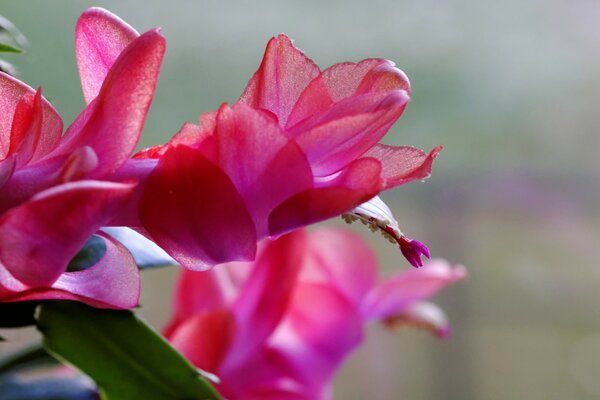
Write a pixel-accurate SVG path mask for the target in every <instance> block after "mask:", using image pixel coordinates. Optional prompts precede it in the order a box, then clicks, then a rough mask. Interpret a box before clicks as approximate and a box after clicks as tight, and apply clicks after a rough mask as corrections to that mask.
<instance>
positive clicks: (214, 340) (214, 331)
mask: <svg viewBox="0 0 600 400" xmlns="http://www.w3.org/2000/svg"><path fill="white" fill-rule="evenodd" d="M235 334H236V324H235V318H234V316H233V315H232V314H231V312H230V311H229V310H228V309H226V308H216V309H213V310H208V311H205V312H203V313H199V314H197V315H194V316H192V317H190V318H187V319H186V320H184V321H183V322H182V323H181V324H180V325H178V326H177V328H176V329H174V330H173V331H172V332H171V333H170V334H168V336H167V337H168V339H169V341H170V342H171V343H172V344H173V346H175V348H176V349H177V350H179V351H180V352H181V353H182V354H183V355H184V356H186V358H187V359H188V360H190V361H191V362H192V363H193V364H194V365H195V366H196V367H198V368H201V369H203V370H205V371H208V372H211V373H218V369H219V366H220V364H221V361H222V360H223V358H224V357H225V356H226V355H227V354H228V352H229V346H230V343H231V341H232V340H233V338H234V335H235Z"/></svg>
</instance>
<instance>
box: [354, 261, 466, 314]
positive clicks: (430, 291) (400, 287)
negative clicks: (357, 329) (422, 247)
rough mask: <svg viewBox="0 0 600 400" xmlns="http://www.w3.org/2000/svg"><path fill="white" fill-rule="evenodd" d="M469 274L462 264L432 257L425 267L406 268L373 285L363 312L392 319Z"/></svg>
mask: <svg viewBox="0 0 600 400" xmlns="http://www.w3.org/2000/svg"><path fill="white" fill-rule="evenodd" d="M466 276H467V272H466V270H465V268H464V267H463V266H461V265H458V266H455V267H452V266H450V264H448V262H447V261H445V260H439V259H437V260H431V261H429V262H427V263H426V264H425V266H424V267H423V268H420V269H411V270H408V271H404V272H402V273H400V274H397V275H395V276H393V277H392V278H390V279H387V280H385V281H383V282H381V283H380V284H379V285H378V286H376V287H375V288H373V290H372V291H371V292H370V293H369V294H368V295H367V297H366V298H365V301H364V303H363V315H364V317H365V318H368V319H386V318H392V317H394V316H397V315H399V314H402V313H403V312H405V310H406V309H407V307H408V306H410V305H411V304H413V303H415V302H416V301H420V300H425V299H428V298H429V297H431V296H433V295H434V294H436V293H437V292H439V291H440V290H442V289H444V288H445V287H446V286H448V285H450V284H452V283H454V282H457V281H460V280H462V279H464V278H465V277H466Z"/></svg>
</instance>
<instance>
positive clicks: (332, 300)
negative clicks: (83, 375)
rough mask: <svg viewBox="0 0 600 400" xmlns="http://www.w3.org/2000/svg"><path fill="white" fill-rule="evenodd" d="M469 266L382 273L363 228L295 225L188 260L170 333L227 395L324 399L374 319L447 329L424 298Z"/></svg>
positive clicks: (237, 399)
mask: <svg viewBox="0 0 600 400" xmlns="http://www.w3.org/2000/svg"><path fill="white" fill-rule="evenodd" d="M465 276H466V272H465V270H464V268H463V267H461V266H457V267H451V266H450V265H448V263H447V262H445V261H442V260H433V261H430V262H429V263H428V265H427V268H424V269H420V270H414V269H413V270H408V271H406V272H401V273H399V274H397V275H395V276H392V277H391V278H388V279H385V280H381V279H380V278H379V277H378V273H377V264H376V258H375V255H374V254H373V252H372V251H371V249H370V248H369V247H368V246H367V245H366V243H365V242H364V241H362V240H361V239H360V238H359V237H357V236H355V235H354V234H352V233H350V232H347V231H344V230H339V229H324V230H320V231H317V232H314V233H310V234H309V233H306V232H304V231H302V230H298V231H295V232H293V233H290V234H288V235H285V236H283V237H281V238H279V239H277V240H275V241H266V242H262V245H261V247H260V248H259V251H258V256H257V259H256V261H255V262H253V263H248V262H246V263H244V262H232V263H228V264H224V265H219V266H218V267H217V268H215V269H213V270H211V271H207V272H202V273H199V272H193V271H188V270H184V271H183V273H182V275H181V277H180V279H179V282H178V285H177V291H176V297H175V313H174V316H173V319H172V321H171V322H170V324H169V326H168V327H167V329H166V332H165V334H166V336H167V338H168V339H169V340H170V341H171V342H172V343H173V344H174V345H175V347H177V348H178V349H179V350H180V351H181V352H182V353H183V354H184V355H185V356H186V357H187V358H188V359H189V360H190V361H191V362H193V363H194V364H195V365H196V366H198V367H199V368H202V369H204V370H206V371H208V372H210V373H213V374H216V375H217V376H218V378H219V379H220V384H219V385H218V389H219V391H221V393H222V394H223V395H224V396H225V397H226V398H228V399H232V400H250V399H253V400H254V399H278V400H285V399H295V400H299V399H307V400H308V399H310V400H316V399H325V398H329V394H330V382H331V379H332V377H333V374H334V373H335V371H336V369H337V368H338V367H339V366H340V364H341V362H342V361H343V360H344V359H345V357H346V356H348V355H349V353H350V352H351V351H352V350H354V349H355V348H356V347H357V346H358V345H359V344H360V342H361V341H362V339H363V335H364V326H365V324H366V323H367V322H369V321H382V322H384V323H385V324H386V325H396V324H410V325H414V326H418V327H423V328H427V329H429V330H430V331H431V332H433V333H435V334H436V335H438V336H440V337H445V336H447V335H448V334H449V326H448V323H447V320H446V318H445V316H444V313H443V312H442V311H441V309H439V308H438V307H437V306H436V305H434V304H432V303H429V302H427V301H424V300H425V299H427V298H428V297H430V296H432V295H433V294H435V293H436V292H438V291H439V290H441V289H442V288H444V287H445V286H447V285H448V284H450V283H453V282H456V281H458V280H461V279H463V278H464V277H465Z"/></svg>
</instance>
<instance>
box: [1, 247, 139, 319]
mask: <svg viewBox="0 0 600 400" xmlns="http://www.w3.org/2000/svg"><path fill="white" fill-rule="evenodd" d="M103 239H104V242H105V243H106V253H105V254H104V257H102V259H100V260H99V261H98V262H97V263H96V264H94V265H93V266H91V267H89V268H87V269H85V270H83V271H78V272H65V273H63V274H62V275H61V276H60V277H59V278H58V279H57V280H56V282H54V284H53V285H52V287H50V288H36V289H33V290H28V291H25V292H23V293H19V294H17V295H16V296H14V297H13V298H12V299H10V301H25V300H59V299H60V300H77V301H81V302H83V303H86V304H89V305H91V306H94V307H98V308H116V309H128V308H132V307H135V306H136V305H137V304H138V300H139V296H140V274H139V270H138V268H137V265H136V264H135V262H134V260H133V258H132V256H131V254H130V253H129V252H128V251H127V249H125V247H123V246H122V245H121V244H120V243H119V242H117V241H115V240H112V239H110V238H108V237H104V236H103Z"/></svg>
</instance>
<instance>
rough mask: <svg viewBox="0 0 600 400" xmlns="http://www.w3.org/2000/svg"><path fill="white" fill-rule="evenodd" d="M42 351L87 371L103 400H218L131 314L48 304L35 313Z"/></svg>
mask: <svg viewBox="0 0 600 400" xmlns="http://www.w3.org/2000/svg"><path fill="white" fill-rule="evenodd" d="M36 319H37V324H38V329H39V330H40V331H41V332H42V335H43V337H44V339H43V344H44V347H45V348H46V350H48V351H49V352H50V353H51V354H52V355H54V356H55V357H56V358H58V359H59V360H64V361H66V362H68V363H70V364H72V365H74V366H76V367H77V368H79V369H80V370H81V371H82V372H84V373H86V374H87V375H88V376H90V378H92V379H93V380H94V381H95V382H96V384H97V385H98V387H99V389H100V392H101V394H102V398H103V399H105V400H138V399H145V400H183V399H186V400H188V399H206V400H213V399H221V397H220V396H219V395H218V393H217V392H216V391H215V389H214V388H213V387H212V386H211V385H210V384H209V383H208V381H206V380H205V379H204V378H203V377H202V375H201V374H200V373H199V371H198V370H197V369H195V368H194V367H193V366H192V365H191V364H190V363H189V362H188V361H187V360H186V359H185V358H184V357H183V356H182V355H181V354H179V353H178V352H177V351H176V350H175V349H174V348H173V347H171V345H170V344H169V343H167V341H166V340H164V339H163V338H162V337H161V336H160V335H159V334H157V333H156V332H155V331H154V330H153V329H152V328H150V327H149V326H148V325H147V324H146V323H144V322H143V321H142V320H141V319H139V318H137V317H136V316H135V315H134V314H133V313H132V312H130V311H117V310H101V309H96V308H92V307H89V306H86V305H84V304H81V303H77V302H67V301H49V302H46V303H44V304H42V305H40V307H39V308H38V310H37V313H36Z"/></svg>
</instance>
